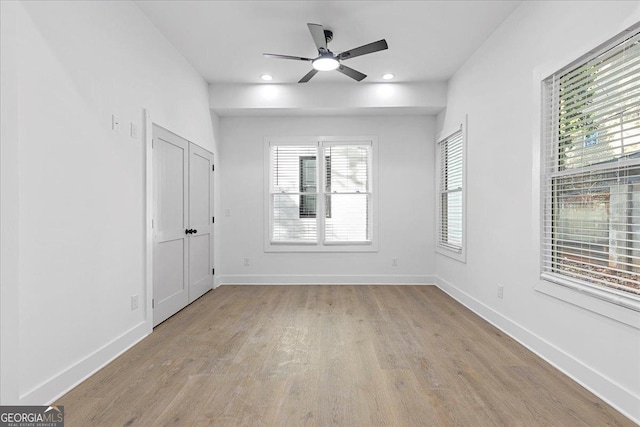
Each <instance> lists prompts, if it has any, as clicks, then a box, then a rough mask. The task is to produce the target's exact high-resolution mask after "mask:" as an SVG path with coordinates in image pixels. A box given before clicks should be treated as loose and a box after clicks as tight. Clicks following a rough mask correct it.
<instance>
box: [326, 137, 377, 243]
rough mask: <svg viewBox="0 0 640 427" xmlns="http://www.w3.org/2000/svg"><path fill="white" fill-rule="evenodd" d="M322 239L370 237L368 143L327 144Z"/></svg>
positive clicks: (362, 239)
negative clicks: (324, 213)
mask: <svg viewBox="0 0 640 427" xmlns="http://www.w3.org/2000/svg"><path fill="white" fill-rule="evenodd" d="M323 151H324V158H325V162H326V163H325V171H326V172H325V175H326V176H325V180H324V183H325V192H326V194H325V206H326V215H325V219H324V239H325V242H327V243H340V242H368V241H370V240H371V218H370V214H371V176H370V175H371V145H370V144H357V145H327V146H325V147H324V150H323Z"/></svg>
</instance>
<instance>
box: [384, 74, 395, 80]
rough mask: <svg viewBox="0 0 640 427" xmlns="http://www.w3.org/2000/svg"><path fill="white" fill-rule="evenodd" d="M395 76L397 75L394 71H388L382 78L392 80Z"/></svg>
mask: <svg viewBox="0 0 640 427" xmlns="http://www.w3.org/2000/svg"><path fill="white" fill-rule="evenodd" d="M394 77H395V75H393V74H392V73H387V74H385V75H384V76H382V78H383V79H385V80H391V79H392V78H394Z"/></svg>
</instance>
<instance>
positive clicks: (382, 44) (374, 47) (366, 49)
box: [338, 39, 389, 59]
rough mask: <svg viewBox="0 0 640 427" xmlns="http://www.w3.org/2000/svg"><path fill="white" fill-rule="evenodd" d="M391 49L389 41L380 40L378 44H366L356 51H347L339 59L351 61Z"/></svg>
mask: <svg viewBox="0 0 640 427" xmlns="http://www.w3.org/2000/svg"><path fill="white" fill-rule="evenodd" d="M385 49H389V46H388V45H387V41H386V40H385V39H382V40H378V41H377V42H373V43H369V44H365V45H364V46H360V47H356V48H355V49H351V50H347V51H345V52H342V53H341V54H340V55H338V58H339V59H351V58H355V57H356V56H361V55H366V54H368V53H373V52H378V51H379V50H385Z"/></svg>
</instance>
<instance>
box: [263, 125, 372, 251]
mask: <svg viewBox="0 0 640 427" xmlns="http://www.w3.org/2000/svg"><path fill="white" fill-rule="evenodd" d="M273 145H279V146H283V145H285V146H286V145H301V146H304V145H309V146H314V145H315V146H316V147H317V150H318V155H317V156H316V157H317V158H322V157H323V156H322V155H321V152H320V151H321V150H322V147H323V146H325V145H326V146H329V145H369V146H370V147H371V171H372V173H371V181H370V186H371V187H370V191H369V194H370V195H371V211H370V212H369V215H370V222H371V230H370V233H371V240H370V241H366V242H324V241H323V234H322V233H321V232H320V231H321V230H323V229H324V217H323V216H322V215H320V218H318V230H319V232H318V238H317V240H316V241H306V242H272V241H271V223H272V219H273V218H272V215H273V212H272V210H271V209H270V206H271V196H272V194H271V169H272V167H271V166H272V165H271V161H272V158H271V147H272V146H273ZM263 147H264V149H263V162H262V164H263V175H262V176H263V178H262V182H263V203H262V209H263V210H264V212H263V215H262V217H263V227H262V229H263V250H264V252H378V192H379V191H378V175H379V171H378V137H377V136H367V135H364V136H363V135H360V136H357V135H356V136H327V135H320V136H287V137H278V136H266V137H264V144H263ZM321 169H322V168H318V171H317V173H318V174H320V173H321V171H320V170H321ZM320 181H321V180H320V179H318V181H317V182H320ZM323 185H324V183H323ZM318 194H320V193H318ZM323 194H324V193H323ZM318 203H319V205H320V207H321V208H323V206H324V198H323V197H318ZM321 210H323V209H321Z"/></svg>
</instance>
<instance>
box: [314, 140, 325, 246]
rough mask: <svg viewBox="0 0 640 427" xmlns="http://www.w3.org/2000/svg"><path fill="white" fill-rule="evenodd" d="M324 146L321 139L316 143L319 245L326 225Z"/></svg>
mask: <svg viewBox="0 0 640 427" xmlns="http://www.w3.org/2000/svg"><path fill="white" fill-rule="evenodd" d="M324 162H325V161H324V147H323V144H322V142H321V141H318V142H317V145H316V182H317V183H318V185H316V194H317V196H316V209H317V210H316V224H317V227H318V240H317V244H318V245H324V241H325V238H324V234H325V231H324V227H325V204H326V200H325V190H324V188H325V185H326V184H325V180H326V173H325V172H324V169H325V166H324Z"/></svg>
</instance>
